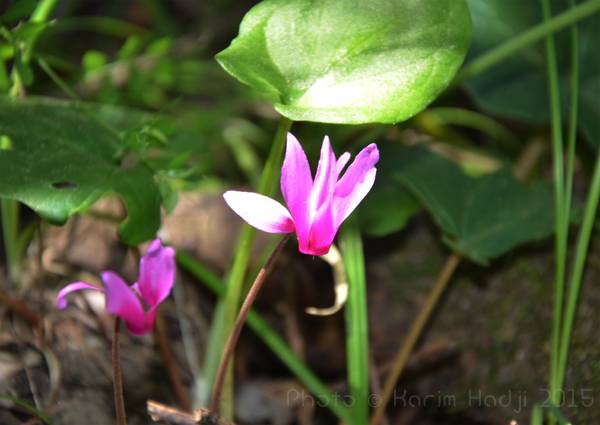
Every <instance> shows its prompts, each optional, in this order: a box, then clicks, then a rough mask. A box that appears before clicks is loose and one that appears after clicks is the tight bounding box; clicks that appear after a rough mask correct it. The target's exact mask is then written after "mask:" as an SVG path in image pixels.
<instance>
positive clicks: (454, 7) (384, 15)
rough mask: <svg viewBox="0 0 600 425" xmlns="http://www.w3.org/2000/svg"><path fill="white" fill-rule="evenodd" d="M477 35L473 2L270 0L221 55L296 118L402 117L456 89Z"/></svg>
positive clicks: (356, 119) (222, 61)
mask: <svg viewBox="0 0 600 425" xmlns="http://www.w3.org/2000/svg"><path fill="white" fill-rule="evenodd" d="M470 32H471V22H470V15H469V11H468V9H467V6H466V3H465V1H464V0H359V1H355V0H327V1H311V0H265V1H263V2H261V3H260V4H259V5H257V6H255V7H254V8H253V9H252V10H251V11H250V12H248V14H247V15H246V16H245V17H244V20H243V21H242V24H241V26H240V33H239V35H238V37H237V38H236V39H235V40H233V42H232V43H231V45H230V46H229V47H228V48H227V49H225V50H224V51H222V52H221V53H219V54H218V55H217V60H218V61H219V63H220V64H221V65H222V66H223V68H225V70H226V71H227V72H229V73H230V74H232V75H233V76H234V77H236V78H237V79H238V80H240V81H241V82H243V83H246V84H248V85H250V86H251V87H253V88H254V89H256V90H257V91H259V92H260V93H262V94H263V95H265V96H267V97H268V98H269V99H270V100H271V101H273V103H274V105H275V109H277V110H278V111H279V112H280V113H282V114H283V115H285V116H286V117H288V118H290V119H292V120H300V121H301V120H307V121H320V122H332V123H353V124H356V123H367V122H384V123H395V122H399V121H402V120H404V119H406V118H408V117H410V116H412V115H414V114H415V113H417V112H419V111H420V110H422V109H423V108H425V106H427V104H429V103H430V102H431V101H432V100H433V99H435V97H436V96H437V95H438V94H439V93H440V92H441V91H442V90H443V89H444V88H445V87H446V86H447V85H448V83H449V82H450V80H451V79H452V77H453V76H454V73H455V72H456V70H457V68H458V67H459V66H460V64H461V63H462V61H463V59H464V56H465V53H466V50H467V48H468V45H469V39H470Z"/></svg>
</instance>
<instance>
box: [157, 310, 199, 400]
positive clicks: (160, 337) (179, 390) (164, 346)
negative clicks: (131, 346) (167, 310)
mask: <svg viewBox="0 0 600 425" xmlns="http://www.w3.org/2000/svg"><path fill="white" fill-rule="evenodd" d="M156 341H157V342H158V347H159V348H160V354H161V357H162V360H163V363H164V365H165V368H166V369H167V374H168V375H169V381H171V386H172V387H173V392H174V393H175V397H177V401H178V403H179V407H181V408H182V409H183V410H185V411H190V410H191V409H192V406H191V404H190V398H189V397H188V394H187V392H186V390H185V387H184V386H183V383H182V382H181V379H180V377H179V371H178V370H177V363H176V361H175V356H174V355H173V351H172V350H171V346H170V345H169V339H168V337H167V332H166V327H165V320H164V318H163V317H162V315H161V314H160V312H159V313H158V314H157V315H156Z"/></svg>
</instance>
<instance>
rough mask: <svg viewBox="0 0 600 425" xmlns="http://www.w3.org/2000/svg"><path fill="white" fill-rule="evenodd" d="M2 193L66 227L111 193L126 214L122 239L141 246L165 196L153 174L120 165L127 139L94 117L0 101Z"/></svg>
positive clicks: (61, 106)
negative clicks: (99, 199) (123, 141)
mask: <svg viewBox="0 0 600 425" xmlns="http://www.w3.org/2000/svg"><path fill="white" fill-rule="evenodd" d="M0 137H2V140H3V141H4V143H3V147H4V149H0V173H1V178H0V196H1V197H4V198H10V199H16V200H18V201H21V202H23V203H24V204H26V205H28V206H29V207H31V208H32V209H34V210H35V211H37V212H38V213H39V214H40V215H41V216H43V217H44V218H46V219H48V220H49V221H51V222H53V223H56V224H61V223H64V222H65V221H66V220H67V218H68V217H69V216H70V215H72V214H75V213H77V212H79V211H82V210H84V209H86V208H87V207H89V206H90V205H91V204H93V203H94V202H95V201H96V200H97V199H98V198H100V197H101V196H102V195H104V194H106V193H116V194H117V195H119V196H120V197H121V198H122V199H123V202H124V204H125V207H126V208H127V212H128V217H127V219H126V220H125V221H124V222H123V223H121V225H120V227H119V233H120V236H121V238H122V239H123V240H124V241H125V242H127V243H130V244H137V243H140V242H143V241H145V240H148V239H150V238H152V237H153V236H154V235H155V233H156V231H157V229H158V227H159V225H160V194H159V192H158V189H157V187H156V184H155V182H154V177H153V174H152V172H151V170H150V169H148V168H147V167H146V166H144V165H142V164H137V165H131V166H129V167H124V166H121V165H120V164H119V162H120V160H119V158H118V152H121V151H122V149H121V146H120V145H121V140H120V138H119V137H118V135H117V134H116V133H115V132H113V131H112V130H111V129H110V128H108V127H106V126H104V125H103V124H101V123H100V122H99V121H97V120H96V119H95V118H94V117H93V116H91V115H90V114H89V112H85V110H83V109H81V108H78V107H76V106H75V105H73V104H69V103H59V102H53V101H49V100H41V99H36V100H27V101H23V100H13V99H7V98H0Z"/></svg>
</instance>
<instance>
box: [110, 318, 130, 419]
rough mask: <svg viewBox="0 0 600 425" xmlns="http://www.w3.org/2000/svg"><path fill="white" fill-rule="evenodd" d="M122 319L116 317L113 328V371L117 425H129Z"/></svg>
mask: <svg viewBox="0 0 600 425" xmlns="http://www.w3.org/2000/svg"><path fill="white" fill-rule="evenodd" d="M120 327H121V319H119V318H118V317H115V326H114V328H113V339H112V350H111V354H112V371H113V392H114V396H115V413H116V418H117V425H127V415H126V413H125V398H124V397H123V373H122V371H121V355H120V350H119V348H120V347H119V344H120V343H119V329H120Z"/></svg>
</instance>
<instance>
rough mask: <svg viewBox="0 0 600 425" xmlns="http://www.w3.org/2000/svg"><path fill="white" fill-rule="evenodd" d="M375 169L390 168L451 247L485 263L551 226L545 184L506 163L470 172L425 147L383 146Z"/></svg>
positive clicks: (538, 236)
mask: <svg viewBox="0 0 600 425" xmlns="http://www.w3.org/2000/svg"><path fill="white" fill-rule="evenodd" d="M381 158H382V160H381V163H380V165H379V167H380V169H383V168H385V169H387V170H388V171H389V172H391V173H393V175H394V177H395V179H396V181H397V182H399V183H401V184H403V185H405V186H406V187H407V188H409V189H410V190H411V191H412V192H413V193H414V194H415V196H416V197H417V198H419V200H420V201H421V202H422V204H423V206H424V207H425V208H427V210H428V211H429V212H430V213H431V215H432V216H433V218H434V220H435V221H436V223H437V224H438V225H439V226H440V228H441V229H442V231H443V233H444V238H443V239H444V241H445V242H446V243H447V244H448V245H449V246H450V247H451V248H452V249H453V250H455V251H456V252H458V253H460V254H462V255H464V256H466V257H468V258H470V259H471V260H473V261H476V262H479V263H482V264H485V263H487V261H488V260H490V259H492V258H494V257H497V256H499V255H502V254H504V253H506V252H508V251H509V250H510V249H511V248H513V247H514V246H516V245H519V244H521V243H524V242H527V241H532V240H537V239H541V238H544V237H546V236H548V235H550V234H552V232H553V229H554V213H553V211H554V208H553V192H552V187H551V185H550V184H546V183H541V184H537V185H534V186H532V187H528V186H525V185H523V184H521V183H519V182H517V181H516V180H515V178H514V177H513V176H512V174H511V173H510V171H509V170H508V169H506V168H504V169H501V170H499V171H497V172H494V173H492V174H487V175H485V176H483V177H478V178H476V177H470V176H468V175H467V174H465V173H464V172H463V171H462V169H460V168H459V167H458V166H457V165H456V164H454V163H453V162H451V161H449V160H447V159H445V158H443V157H441V156H439V155H436V154H433V153H431V152H429V151H428V150H426V149H424V148H406V147H403V146H388V147H385V148H384V149H382V152H381Z"/></svg>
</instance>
